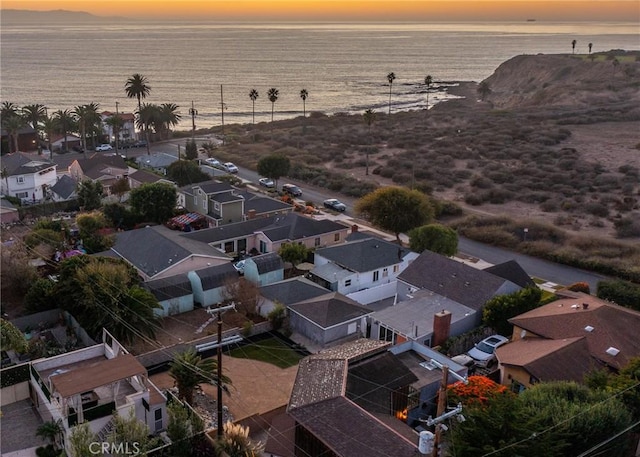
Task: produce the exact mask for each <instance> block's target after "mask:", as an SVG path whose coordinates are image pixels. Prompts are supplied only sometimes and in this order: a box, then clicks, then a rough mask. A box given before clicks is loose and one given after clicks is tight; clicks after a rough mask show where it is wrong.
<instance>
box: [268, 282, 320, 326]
mask: <svg viewBox="0 0 640 457" xmlns="http://www.w3.org/2000/svg"><path fill="white" fill-rule="evenodd" d="M328 292H329V291H328V290H327V289H325V288H324V287H322V286H319V285H318V284H316V283H314V282H311V281H309V280H308V279H306V278H304V277H302V276H296V277H295V278H290V279H285V280H283V281H280V282H275V283H271V284H268V285H265V286H262V287H260V296H261V297H262V300H261V303H260V305H259V309H258V312H259V313H260V315H262V316H267V315H268V314H269V313H270V312H271V311H273V309H274V308H275V307H276V306H278V305H280V306H284V307H285V308H286V307H287V306H288V305H290V304H294V303H298V302H301V301H304V300H308V299H310V298H315V297H320V296H322V295H326V294H327V293H328Z"/></svg>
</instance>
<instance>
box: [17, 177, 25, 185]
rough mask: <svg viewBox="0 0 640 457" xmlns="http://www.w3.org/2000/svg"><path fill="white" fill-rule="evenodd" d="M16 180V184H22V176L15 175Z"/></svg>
mask: <svg viewBox="0 0 640 457" xmlns="http://www.w3.org/2000/svg"><path fill="white" fill-rule="evenodd" d="M16 181H18V184H24V176H17V177H16Z"/></svg>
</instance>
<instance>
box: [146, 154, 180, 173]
mask: <svg viewBox="0 0 640 457" xmlns="http://www.w3.org/2000/svg"><path fill="white" fill-rule="evenodd" d="M178 160H180V159H179V158H178V157H177V156H174V155H172V154H167V153H165V152H161V153H154V154H146V155H141V156H138V157H136V163H137V164H138V168H139V169H141V170H143V169H149V170H152V171H154V172H156V173H159V174H161V175H163V176H166V175H167V168H169V165H171V164H172V163H174V162H177V161H178Z"/></svg>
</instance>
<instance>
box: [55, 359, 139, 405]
mask: <svg viewBox="0 0 640 457" xmlns="http://www.w3.org/2000/svg"><path fill="white" fill-rule="evenodd" d="M146 373H147V370H146V369H145V368H144V367H143V366H142V365H141V364H140V362H138V360H137V359H136V358H135V357H134V356H133V355H131V354H124V355H121V356H118V357H115V358H113V359H105V360H100V361H97V362H95V363H92V364H91V365H87V366H84V367H80V368H77V369H73V368H70V369H69V371H66V372H63V373H59V374H55V375H54V374H52V375H50V379H51V384H52V385H53V389H54V390H55V391H57V392H59V393H60V395H62V396H63V397H65V398H67V397H71V396H72V395H77V394H81V393H84V392H89V391H92V390H93V389H96V388H98V387H101V386H104V385H107V384H111V383H112V382H116V381H119V380H121V379H126V378H130V377H132V376H136V375H144V374H146Z"/></svg>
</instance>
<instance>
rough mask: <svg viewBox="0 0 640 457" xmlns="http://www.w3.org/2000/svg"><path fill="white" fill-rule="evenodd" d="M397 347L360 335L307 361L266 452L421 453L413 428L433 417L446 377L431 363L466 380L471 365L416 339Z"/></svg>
mask: <svg viewBox="0 0 640 457" xmlns="http://www.w3.org/2000/svg"><path fill="white" fill-rule="evenodd" d="M393 349H394V350H393V351H392V350H391V348H390V344H389V343H386V342H381V341H373V340H368V339H364V338H361V339H358V340H355V341H351V342H348V343H344V344H342V345H339V346H335V347H333V348H330V349H327V350H324V351H322V352H320V353H318V354H314V355H311V356H308V357H306V358H305V359H303V360H302V361H301V362H300V364H299V365H298V373H297V376H296V380H295V384H294V386H293V390H292V392H291V397H290V400H289V404H288V406H287V410H286V414H285V415H283V416H280V417H278V418H276V419H274V421H273V422H272V424H271V425H272V427H271V430H270V431H269V439H268V440H267V443H266V447H265V453H266V454H268V455H274V456H275V455H277V456H292V455H302V454H304V455H331V456H334V457H361V456H365V455H366V456H371V455H381V456H382V455H384V456H391V455H392V456H394V457H403V456H407V457H408V456H411V457H417V456H419V455H421V454H420V453H419V451H418V441H419V434H418V432H417V431H416V430H415V429H414V428H413V427H416V426H418V425H420V424H421V423H420V422H419V419H421V418H422V419H426V418H427V417H428V415H430V414H433V413H434V411H435V410H434V407H435V405H434V404H433V399H434V398H435V396H436V395H435V392H436V391H437V389H438V385H439V383H440V382H441V380H442V373H441V372H440V371H439V370H437V369H435V366H434V365H432V364H430V362H431V360H432V359H434V360H437V361H439V362H440V363H441V364H442V365H448V366H450V367H451V371H454V372H456V373H458V372H460V373H463V375H464V374H466V368H464V367H461V366H459V365H457V364H455V363H454V362H453V361H451V360H449V359H448V358H446V357H444V356H443V355H442V354H438V353H436V352H435V351H432V350H430V349H428V348H424V347H421V346H420V345H418V344H416V343H414V342H408V343H405V345H402V346H398V347H395V348H393ZM450 380H451V382H453V381H454V380H455V378H454V377H453V376H452V377H451V378H450ZM447 381H449V380H447Z"/></svg>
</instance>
